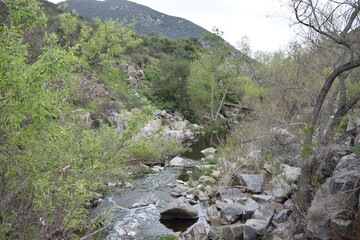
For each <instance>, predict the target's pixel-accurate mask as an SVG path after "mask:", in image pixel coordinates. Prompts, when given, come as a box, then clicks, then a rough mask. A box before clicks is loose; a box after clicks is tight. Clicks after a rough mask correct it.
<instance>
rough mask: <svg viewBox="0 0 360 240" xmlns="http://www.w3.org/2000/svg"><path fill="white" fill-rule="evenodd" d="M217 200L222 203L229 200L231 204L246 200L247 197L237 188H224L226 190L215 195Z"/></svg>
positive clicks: (221, 190)
mask: <svg viewBox="0 0 360 240" xmlns="http://www.w3.org/2000/svg"><path fill="white" fill-rule="evenodd" d="M217 198H218V199H219V200H220V201H224V200H225V199H230V200H232V201H233V202H236V201H237V200H241V199H243V200H246V199H247V197H246V195H245V194H244V193H243V190H242V189H239V188H226V189H220V190H219V191H218V193H217Z"/></svg>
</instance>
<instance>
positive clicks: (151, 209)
mask: <svg viewBox="0 0 360 240" xmlns="http://www.w3.org/2000/svg"><path fill="white" fill-rule="evenodd" d="M218 143H219V139H218V138H215V137H210V135H204V136H202V137H201V138H200V139H199V141H197V142H196V143H195V144H193V146H192V148H193V151H192V152H190V153H186V154H185V157H186V159H185V166H184V167H167V168H165V170H164V171H163V172H160V173H157V174H153V175H148V176H145V177H142V178H139V179H137V180H136V181H135V182H134V184H133V185H134V189H133V190H122V191H121V192H120V193H119V194H117V195H114V196H112V197H109V198H107V199H105V200H104V202H103V204H101V209H105V210H106V209H111V212H110V214H109V216H108V218H107V222H108V223H110V222H111V223H113V224H114V225H113V227H112V228H111V229H109V230H108V232H107V234H106V235H107V236H106V239H107V240H120V239H124V240H125V239H159V236H161V235H164V234H171V233H174V232H177V231H185V230H186V229H187V228H188V227H190V226H191V225H192V224H194V222H193V221H160V211H161V209H163V208H164V207H165V206H166V205H167V204H168V203H170V202H172V201H173V200H175V198H174V197H172V196H171V195H170V191H171V190H172V188H173V186H174V185H175V184H176V180H177V179H178V176H179V175H180V174H181V171H182V169H183V168H194V167H195V166H196V165H198V164H199V162H198V161H195V160H192V159H200V158H201V157H203V155H202V154H201V153H200V151H201V150H203V149H205V148H207V147H210V146H216V145H217V144H218ZM190 158H192V159H190ZM135 203H140V204H141V205H146V206H142V207H136V208H132V205H133V204H135ZM196 208H197V209H198V211H199V214H200V218H199V219H198V220H197V221H198V222H203V223H204V224H205V225H208V224H207V222H206V220H205V215H204V213H202V212H203V211H202V208H201V206H200V205H196Z"/></svg>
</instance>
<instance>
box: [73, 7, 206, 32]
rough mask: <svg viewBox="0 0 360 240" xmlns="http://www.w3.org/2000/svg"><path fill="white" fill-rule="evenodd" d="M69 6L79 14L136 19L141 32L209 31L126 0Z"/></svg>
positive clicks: (137, 29) (104, 17)
mask: <svg viewBox="0 0 360 240" xmlns="http://www.w3.org/2000/svg"><path fill="white" fill-rule="evenodd" d="M66 2H67V3H68V4H69V6H68V9H75V10H76V11H77V12H78V13H79V14H80V15H82V16H85V17H88V18H95V17H100V18H101V19H107V18H112V19H117V18H118V19H120V20H122V19H127V20H128V21H129V22H130V21H131V20H132V19H134V20H136V21H137V22H138V24H136V26H135V28H134V30H135V31H136V32H139V33H145V34H149V33H156V34H159V35H160V36H164V37H168V38H172V39H181V38H191V37H193V38H200V37H201V34H202V33H204V32H206V33H208V31H207V30H206V29H204V28H202V27H200V26H198V25H196V24H194V23H192V22H190V21H188V20H186V19H183V18H180V17H174V16H169V15H166V14H164V13H161V12H158V11H155V10H153V9H151V8H149V7H145V6H143V5H140V4H137V3H134V2H130V1H127V0H107V1H96V0H68V1H66Z"/></svg>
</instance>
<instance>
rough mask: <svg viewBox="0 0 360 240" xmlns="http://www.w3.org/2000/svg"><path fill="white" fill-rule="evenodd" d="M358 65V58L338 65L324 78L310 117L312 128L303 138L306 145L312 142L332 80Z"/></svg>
mask: <svg viewBox="0 0 360 240" xmlns="http://www.w3.org/2000/svg"><path fill="white" fill-rule="evenodd" d="M359 66H360V59H357V60H354V61H351V62H348V63H346V64H343V65H341V66H340V67H338V68H336V69H334V70H333V71H332V73H331V74H330V75H329V76H328V77H327V78H326V81H325V84H324V86H323V87H322V89H321V91H320V93H319V95H318V98H317V100H316V104H315V107H314V110H313V112H312V114H311V119H310V123H309V125H310V126H313V128H312V129H310V131H309V132H308V134H307V136H306V140H305V144H307V145H311V144H312V137H313V135H314V129H315V127H316V124H317V121H318V118H319V115H320V112H321V108H322V106H323V104H324V101H325V98H326V96H327V94H328V93H329V91H330V89H331V86H332V84H333V82H334V80H335V79H336V78H337V77H338V76H339V75H340V74H341V73H343V72H346V71H348V70H351V69H353V68H356V67H359Z"/></svg>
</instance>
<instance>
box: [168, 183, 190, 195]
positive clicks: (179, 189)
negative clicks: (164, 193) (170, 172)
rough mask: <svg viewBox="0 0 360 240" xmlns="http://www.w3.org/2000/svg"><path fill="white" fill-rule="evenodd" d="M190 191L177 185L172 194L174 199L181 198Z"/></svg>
mask: <svg viewBox="0 0 360 240" xmlns="http://www.w3.org/2000/svg"><path fill="white" fill-rule="evenodd" d="M188 190H189V187H186V186H184V185H177V186H176V187H174V188H173V189H172V190H171V192H170V194H171V195H172V196H174V197H180V196H183V195H186V192H187V191H188ZM184 193H185V194H184Z"/></svg>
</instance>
